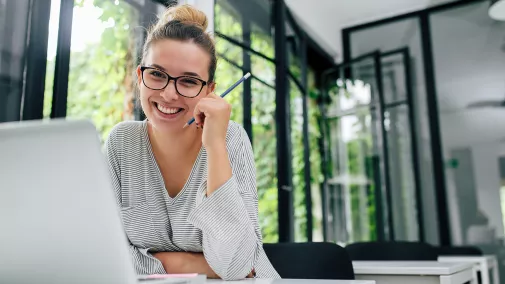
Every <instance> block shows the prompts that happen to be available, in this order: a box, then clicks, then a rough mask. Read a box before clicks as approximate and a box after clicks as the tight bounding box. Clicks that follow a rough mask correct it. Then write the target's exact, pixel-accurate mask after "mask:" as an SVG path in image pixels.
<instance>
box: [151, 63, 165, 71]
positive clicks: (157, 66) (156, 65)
mask: <svg viewBox="0 0 505 284" xmlns="http://www.w3.org/2000/svg"><path fill="white" fill-rule="evenodd" d="M151 67H155V68H157V69H160V70H163V71H165V68H163V67H162V66H161V65H158V64H151Z"/></svg>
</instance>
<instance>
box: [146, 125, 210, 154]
mask: <svg viewBox="0 0 505 284" xmlns="http://www.w3.org/2000/svg"><path fill="white" fill-rule="evenodd" d="M147 133H148V135H149V140H150V142H151V147H152V149H153V151H154V152H155V153H156V154H161V155H162V156H163V157H165V158H175V159H176V158H177V157H184V156H187V155H188V154H189V153H193V152H194V151H195V152H196V151H199V149H200V148H201V146H202V134H201V131H199V130H198V129H196V127H190V128H188V129H184V130H182V129H181V131H180V132H179V131H178V133H167V132H161V131H159V130H157V129H156V128H155V127H153V126H152V125H151V123H149V122H147Z"/></svg>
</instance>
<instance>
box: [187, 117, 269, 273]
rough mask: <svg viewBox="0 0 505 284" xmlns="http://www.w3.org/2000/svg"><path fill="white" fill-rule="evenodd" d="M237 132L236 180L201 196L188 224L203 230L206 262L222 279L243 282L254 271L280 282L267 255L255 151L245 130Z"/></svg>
mask: <svg viewBox="0 0 505 284" xmlns="http://www.w3.org/2000/svg"><path fill="white" fill-rule="evenodd" d="M234 130H235V131H237V132H236V133H235V134H232V136H231V138H230V139H231V141H230V142H229V143H228V145H229V146H228V155H229V158H230V162H231V165H232V171H233V176H232V177H231V178H230V179H229V180H228V181H227V182H226V183H225V184H223V185H222V186H221V187H220V188H218V189H217V190H216V191H215V192H213V193H212V194H211V195H210V196H209V197H206V196H205V194H204V193H203V192H201V193H200V197H199V198H198V199H197V204H196V207H195V209H194V210H193V211H192V212H191V213H190V215H189V218H188V221H189V222H190V223H192V224H193V225H194V226H195V227H197V228H199V229H200V230H202V233H203V240H202V244H203V252H204V255H205V258H206V260H207V262H208V263H209V265H210V267H211V268H212V269H213V270H214V272H216V274H218V275H219V276H220V277H221V278H222V279H224V280H238V279H243V278H245V277H246V276H247V275H248V274H249V273H250V272H251V271H252V270H253V268H254V269H255V271H256V272H257V273H261V274H262V275H258V277H268V278H279V275H278V274H277V272H276V271H275V270H274V269H273V267H271V265H270V264H269V263H268V259H267V258H266V255H265V253H264V251H263V245H262V236H261V230H260V227H259V223H258V195H257V189H256V170H255V165H254V156H253V152H252V147H251V144H250V142H249V139H248V138H247V134H246V133H245V131H244V130H243V128H241V127H238V126H237V127H236V128H235V129H234ZM230 145H231V146H230ZM204 188H205V187H204ZM258 261H260V262H261V263H258ZM265 262H266V263H265Z"/></svg>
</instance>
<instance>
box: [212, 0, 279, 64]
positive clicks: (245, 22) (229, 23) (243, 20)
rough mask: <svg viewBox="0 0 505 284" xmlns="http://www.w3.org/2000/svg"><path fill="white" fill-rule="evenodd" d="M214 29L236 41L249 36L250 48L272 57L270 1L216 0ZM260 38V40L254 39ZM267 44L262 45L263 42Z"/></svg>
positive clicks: (242, 40) (242, 41)
mask: <svg viewBox="0 0 505 284" xmlns="http://www.w3.org/2000/svg"><path fill="white" fill-rule="evenodd" d="M215 15H216V16H215V19H214V21H215V25H214V26H215V29H216V31H217V32H220V33H222V34H224V35H226V36H228V37H231V38H233V39H235V40H237V41H238V42H241V43H244V41H245V39H244V37H246V38H247V37H248V36H249V35H250V36H251V40H252V41H253V42H251V48H252V49H254V50H256V51H258V52H261V53H263V54H264V55H266V56H268V57H270V58H273V57H274V52H273V47H274V44H273V38H272V32H271V30H272V29H271V21H270V18H271V17H270V15H271V1H268V0H257V1H231V0H216V5H215ZM255 38H261V39H262V40H261V41H255V42H254V39H255ZM264 42H266V43H267V44H266V45H264V44H263V43H264Z"/></svg>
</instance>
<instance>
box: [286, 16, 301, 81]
mask: <svg viewBox="0 0 505 284" xmlns="http://www.w3.org/2000/svg"><path fill="white" fill-rule="evenodd" d="M286 48H287V51H288V63H289V71H290V72H291V73H292V74H293V76H294V77H295V78H297V79H298V80H301V75H302V62H301V60H300V37H299V36H298V35H297V34H296V33H295V31H294V29H293V27H292V26H291V24H290V23H286Z"/></svg>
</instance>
